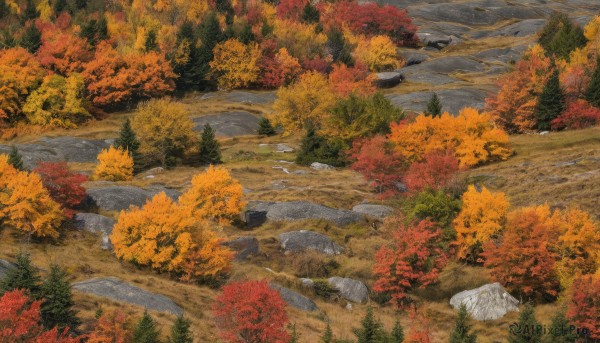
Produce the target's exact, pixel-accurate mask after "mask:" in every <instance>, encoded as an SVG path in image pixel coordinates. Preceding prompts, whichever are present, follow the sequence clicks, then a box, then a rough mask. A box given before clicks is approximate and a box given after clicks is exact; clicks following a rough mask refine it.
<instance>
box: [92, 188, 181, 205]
mask: <svg viewBox="0 0 600 343" xmlns="http://www.w3.org/2000/svg"><path fill="white" fill-rule="evenodd" d="M102 185H108V187H99V188H88V189H87V191H86V192H87V195H88V198H89V200H90V202H91V205H92V206H97V207H98V208H99V209H102V210H104V211H121V210H126V209H128V208H129V207H130V206H132V205H133V206H138V207H140V206H143V205H144V204H145V203H146V201H148V200H149V199H150V198H152V197H153V196H154V195H156V194H158V193H160V192H165V193H166V194H167V195H168V196H169V197H171V198H172V199H173V200H177V198H179V195H180V193H179V192H178V191H176V190H173V189H167V188H164V187H157V186H155V187H150V188H148V189H142V188H139V187H134V186H117V185H114V184H113V183H106V184H102Z"/></svg>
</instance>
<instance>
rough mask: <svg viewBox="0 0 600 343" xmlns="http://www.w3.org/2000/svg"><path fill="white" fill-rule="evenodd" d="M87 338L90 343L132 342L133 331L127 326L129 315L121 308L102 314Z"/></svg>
mask: <svg viewBox="0 0 600 343" xmlns="http://www.w3.org/2000/svg"><path fill="white" fill-rule="evenodd" d="M87 338H88V342H89V343H107V342H114V343H121V342H122V343H124V342H130V341H131V333H130V332H129V329H128V328H127V316H126V315H125V314H124V313H123V312H121V311H119V310H114V311H112V312H106V313H104V314H102V315H101V316H100V318H98V320H97V321H96V323H95V325H94V327H93V329H92V332H90V333H89V334H88V337H87Z"/></svg>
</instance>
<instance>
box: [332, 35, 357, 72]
mask: <svg viewBox="0 0 600 343" xmlns="http://www.w3.org/2000/svg"><path fill="white" fill-rule="evenodd" d="M327 48H328V49H329V53H330V54H331V57H332V59H333V62H341V63H343V64H345V65H347V66H350V67H351V66H353V65H354V59H353V58H352V46H351V45H350V44H349V43H348V42H347V41H346V39H345V38H344V34H343V33H342V31H340V30H338V29H336V28H333V29H332V30H331V31H329V32H328V33H327Z"/></svg>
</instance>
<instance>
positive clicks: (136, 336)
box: [131, 310, 160, 343]
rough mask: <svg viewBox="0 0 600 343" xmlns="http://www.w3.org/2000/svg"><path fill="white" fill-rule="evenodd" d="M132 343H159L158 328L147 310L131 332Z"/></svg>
mask: <svg viewBox="0 0 600 343" xmlns="http://www.w3.org/2000/svg"><path fill="white" fill-rule="evenodd" d="M131 342H132V343H160V338H159V332H158V328H157V327H156V322H155V321H154V319H152V317H151V316H150V314H148V310H144V315H143V316H142V318H141V319H140V321H139V322H138V323H137V325H136V326H135V330H134V331H133V340H132V341H131Z"/></svg>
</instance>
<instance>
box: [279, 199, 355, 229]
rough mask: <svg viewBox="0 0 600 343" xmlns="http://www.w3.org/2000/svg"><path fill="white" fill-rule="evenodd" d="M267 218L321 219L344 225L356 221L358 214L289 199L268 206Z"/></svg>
mask: <svg viewBox="0 0 600 343" xmlns="http://www.w3.org/2000/svg"><path fill="white" fill-rule="evenodd" d="M267 218H268V219H270V220H283V221H294V220H304V219H323V220H328V221H330V222H332V223H334V224H335V225H338V226H344V225H348V224H352V223H355V222H358V221H359V220H360V215H359V214H358V213H356V212H352V211H348V210H338V209H333V208H330V207H326V206H323V205H319V204H315V203H312V202H308V201H289V202H278V203H275V204H273V205H271V206H269V208H268V210H267Z"/></svg>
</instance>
